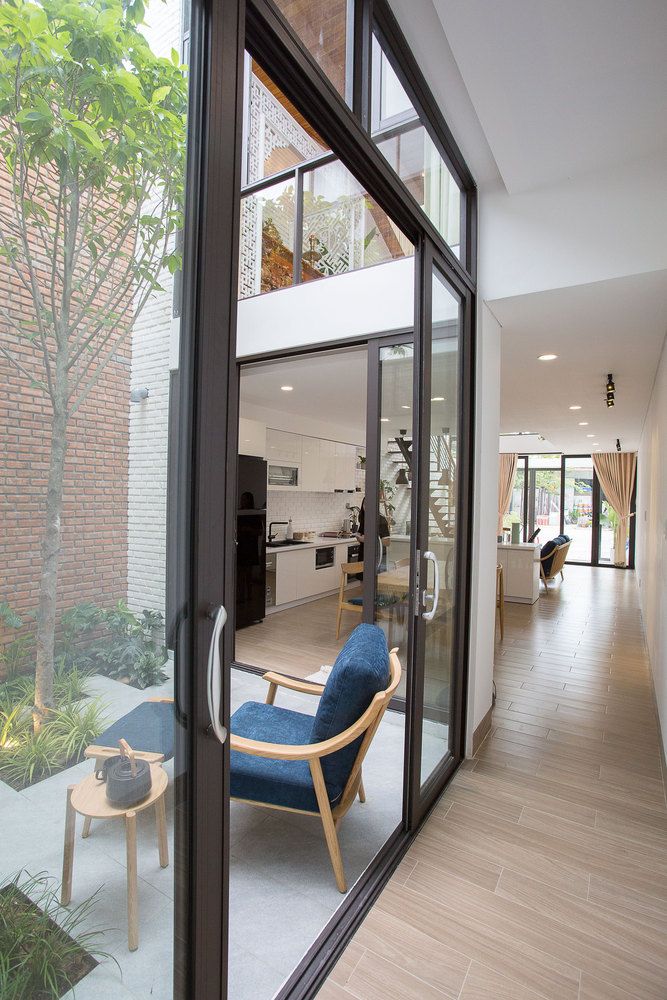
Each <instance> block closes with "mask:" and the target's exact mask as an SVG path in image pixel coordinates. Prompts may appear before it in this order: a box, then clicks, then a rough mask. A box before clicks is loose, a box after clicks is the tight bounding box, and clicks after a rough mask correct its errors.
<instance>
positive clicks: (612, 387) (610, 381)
mask: <svg viewBox="0 0 667 1000" xmlns="http://www.w3.org/2000/svg"><path fill="white" fill-rule="evenodd" d="M615 391H616V386H615V385H614V376H613V375H612V374H611V373H610V374H609V375H607V392H615Z"/></svg>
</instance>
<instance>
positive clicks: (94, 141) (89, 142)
mask: <svg viewBox="0 0 667 1000" xmlns="http://www.w3.org/2000/svg"><path fill="white" fill-rule="evenodd" d="M69 130H70V132H71V133H72V134H73V135H74V136H75V137H76V138H77V139H78V141H79V142H81V143H83V145H84V146H85V147H86V148H87V149H89V150H92V151H94V152H97V153H103V152H104V143H103V142H102V140H101V139H100V137H99V135H98V134H97V132H96V131H95V129H94V128H92V126H90V125H89V124H88V122H81V121H75V122H70V125H69Z"/></svg>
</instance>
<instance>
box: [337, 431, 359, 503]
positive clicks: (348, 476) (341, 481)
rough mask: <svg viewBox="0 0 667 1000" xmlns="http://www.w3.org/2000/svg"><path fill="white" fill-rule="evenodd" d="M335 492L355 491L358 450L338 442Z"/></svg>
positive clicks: (351, 445) (350, 445)
mask: <svg viewBox="0 0 667 1000" xmlns="http://www.w3.org/2000/svg"><path fill="white" fill-rule="evenodd" d="M335 447H336V462H335V477H334V489H335V490H346V491H347V490H351V491H354V480H355V468H356V464H357V449H356V448H355V446H354V445H353V444H341V443H340V442H336V446H335Z"/></svg>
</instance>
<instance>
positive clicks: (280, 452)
mask: <svg viewBox="0 0 667 1000" xmlns="http://www.w3.org/2000/svg"><path fill="white" fill-rule="evenodd" d="M266 458H267V461H269V462H275V463H276V464H278V465H279V464H280V463H281V462H287V463H289V464H296V465H300V464H301V434H292V433H291V432H289V431H277V430H274V429H273V428H272V427H269V428H268V430H267V432H266Z"/></svg>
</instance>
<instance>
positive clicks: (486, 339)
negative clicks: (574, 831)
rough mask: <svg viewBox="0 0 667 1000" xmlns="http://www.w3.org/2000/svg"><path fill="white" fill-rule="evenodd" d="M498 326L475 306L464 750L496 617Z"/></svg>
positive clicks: (485, 699) (487, 703) (482, 706)
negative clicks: (470, 549) (470, 535)
mask: <svg viewBox="0 0 667 1000" xmlns="http://www.w3.org/2000/svg"><path fill="white" fill-rule="evenodd" d="M500 333H501V330H500V325H499V323H498V322H497V320H496V319H495V317H494V316H493V314H492V312H491V311H490V310H489V309H488V308H487V307H486V306H485V305H480V308H479V313H478V322H477V385H476V393H475V407H476V437H475V494H474V506H473V510H474V513H473V548H472V567H471V573H472V581H471V602H470V603H471V609H470V665H469V684H468V691H469V694H468V723H467V751H468V753H470V752H471V750H472V737H473V733H474V732H475V729H476V728H477V726H479V724H480V722H481V721H482V719H483V718H484V716H485V715H486V713H487V712H488V710H489V709H490V708H491V700H492V691H493V657H494V645H495V621H496V564H497V562H498V558H497V548H496V527H497V523H498V432H499V429H500Z"/></svg>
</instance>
